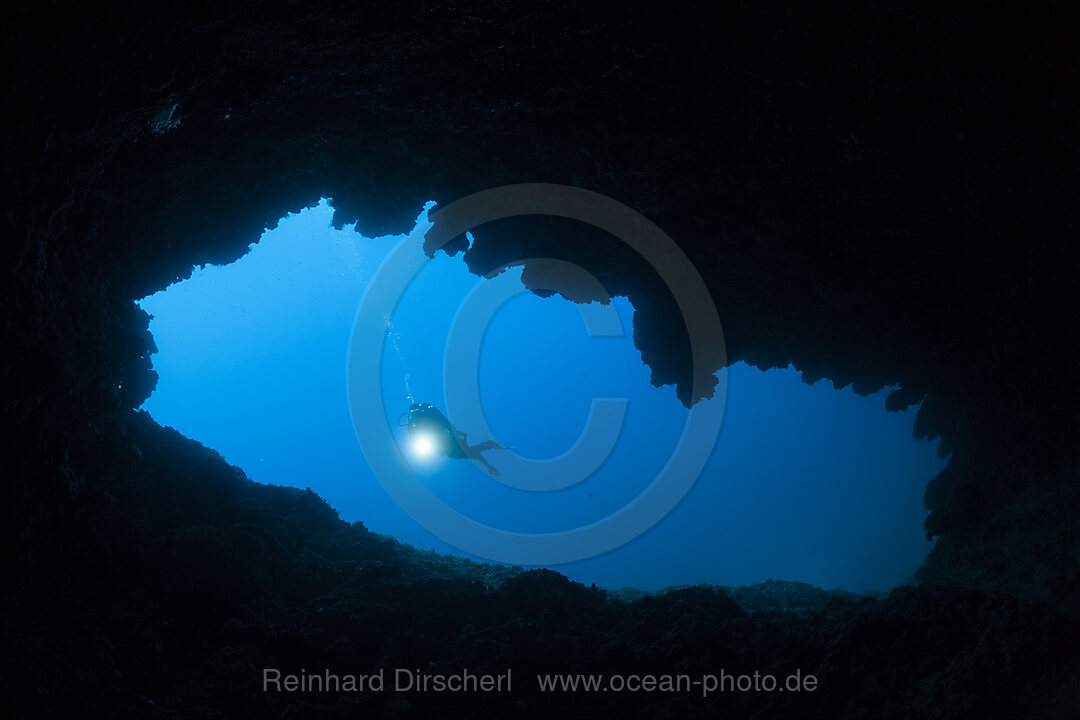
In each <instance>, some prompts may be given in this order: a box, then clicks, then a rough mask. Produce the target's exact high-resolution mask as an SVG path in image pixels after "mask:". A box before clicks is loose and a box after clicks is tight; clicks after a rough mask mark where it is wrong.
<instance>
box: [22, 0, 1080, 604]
mask: <svg viewBox="0 0 1080 720" xmlns="http://www.w3.org/2000/svg"><path fill="white" fill-rule="evenodd" d="M717 13H718V14H717ZM705 18H709V20H708V22H706V21H705ZM1055 20H1056V18H1055V17H1053V15H1052V14H1051V15H1043V14H1039V15H1036V14H1035V13H1034V12H1025V13H1021V14H1017V13H1010V12H1007V11H999V12H991V11H989V10H986V9H982V10H980V11H979V12H970V13H969V12H966V11H963V10H960V9H957V8H943V7H938V6H937V5H936V4H930V3H923V4H915V5H909V6H905V8H904V9H902V10H901V9H895V8H892V7H889V6H886V5H884V4H869V5H860V6H859V7H858V9H850V8H848V7H845V6H844V4H841V3H836V4H830V5H828V6H825V7H822V8H820V9H818V10H816V11H813V12H811V11H809V10H806V9H801V8H797V7H792V6H788V5H786V4H783V3H733V4H727V5H724V6H723V7H722V8H721V9H720V10H719V11H718V10H717V8H715V7H714V6H713V5H712V4H706V3H689V4H687V5H686V7H685V9H684V10H683V11H682V12H672V10H671V8H670V7H668V6H657V5H656V4H651V3H644V2H641V3H630V4H628V5H626V6H625V7H624V8H623V9H622V10H621V11H620V12H619V13H616V14H611V13H607V12H604V11H602V10H600V9H599V8H597V7H594V6H591V5H588V4H583V5H581V6H578V5H573V4H558V3H546V2H538V3H530V4H528V5H527V6H521V5H518V4H515V5H509V4H505V3H501V2H482V3H475V4H465V3H461V4H455V3H446V4H437V5H430V6H421V5H413V4H408V3H390V2H385V3H366V4H363V5H356V4H341V5H340V6H339V5H337V4H333V3H306V4H299V3H297V4H294V3H284V4H263V3H260V4H251V5H246V4H230V5H228V6H224V5H206V6H202V5H198V4H186V5H183V6H178V7H176V8H171V7H166V6H155V7H154V8H149V7H144V6H137V7H133V8H125V7H123V6H120V5H117V6H113V7H111V8H106V9H97V8H96V9H91V8H83V9H71V8H66V7H62V6H59V5H48V4H43V5H38V6H35V7H33V8H24V9H22V10H19V11H16V12H15V13H14V15H13V17H12V18H11V22H9V23H7V24H6V29H5V31H4V32H5V34H6V37H5V47H6V48H7V51H6V55H7V59H8V62H7V63H5V64H6V67H7V77H6V78H5V83H4V90H3V92H4V94H5V97H4V99H5V105H6V106H7V107H9V108H11V109H12V119H13V120H14V122H13V130H12V131H10V132H8V133H7V134H5V136H4V138H3V157H4V173H3V180H2V182H3V183H4V189H5V192H4V197H5V204H4V212H3V216H2V217H3V223H4V226H5V231H6V234H7V235H8V237H9V240H8V241H7V242H5V243H4V247H5V253H6V257H5V260H6V261H7V262H5V264H4V267H5V274H6V278H5V283H4V286H5V293H4V298H3V318H4V320H3V323H4V324H3V334H4V345H5V347H6V348H9V349H11V350H9V352H8V358H7V360H6V361H5V363H4V370H3V377H4V382H5V387H6V392H5V394H4V403H5V408H4V410H5V412H4V413H3V415H4V420H3V423H4V425H3V431H4V433H5V435H6V436H7V437H9V438H12V439H14V440H15V442H14V443H13V444H12V445H13V446H16V447H18V452H17V453H13V454H12V455H11V457H10V460H9V461H8V462H6V463H5V465H6V467H9V468H11V471H10V473H9V477H8V480H7V481H5V483H4V491H3V492H4V493H5V496H4V497H3V498H2V499H3V500H4V507H5V508H7V510H6V511H7V513H8V517H7V518H4V521H3V527H4V532H5V533H6V534H7V536H6V537H4V538H3V539H4V540H5V543H4V546H5V548H7V549H8V550H7V552H8V553H9V559H10V560H11V561H13V562H15V563H16V564H17V566H18V567H19V568H20V570H21V573H22V574H21V575H20V577H22V578H24V580H25V579H26V578H31V579H35V581H36V580H39V579H40V578H38V577H37V575H39V574H41V575H47V574H48V572H49V570H48V569H49V568H53V567H55V566H56V565H57V564H58V563H62V560H63V557H64V553H65V552H66V551H67V550H68V549H69V548H70V546H71V544H72V543H76V542H78V539H77V538H72V537H65V536H64V534H63V532H58V531H57V528H63V527H65V517H67V515H68V514H70V513H82V512H94V508H95V507H97V506H98V505H100V504H103V503H105V502H106V501H107V497H106V496H107V491H105V490H103V489H102V487H103V485H104V484H105V478H107V477H109V476H112V475H117V474H120V475H122V474H123V473H124V468H125V467H127V466H128V465H129V464H130V463H131V462H132V458H133V457H134V455H133V453H134V452H135V451H134V450H133V445H132V443H131V442H130V440H129V439H128V438H127V437H126V435H125V433H124V432H123V430H122V422H121V420H122V418H123V417H125V416H126V414H127V413H128V411H129V410H130V408H132V407H134V406H136V405H138V404H139V403H140V402H141V400H142V399H143V398H144V397H145V396H146V395H147V394H148V393H149V391H150V389H151V388H152V386H153V382H154V379H153V374H152V371H151V370H150V362H149V354H150V352H151V350H152V339H151V338H150V337H149V335H148V334H147V332H146V318H145V317H144V316H142V315H141V313H139V312H138V311H137V310H136V309H135V308H134V307H133V306H132V304H131V300H133V299H135V298H138V297H141V296H143V295H145V294H147V293H149V292H152V291H154V290H156V289H159V288H161V287H163V286H165V285H167V284H169V283H170V282H173V281H175V280H176V279H178V278H181V277H185V276H186V275H187V274H188V273H189V272H190V270H191V268H192V266H193V265H194V264H198V263H206V262H215V263H221V262H228V261H230V260H232V259H235V258H236V257H238V256H240V255H241V254H243V252H245V251H246V249H247V247H248V245H249V244H250V243H251V242H253V241H255V240H257V238H258V236H259V234H260V233H261V231H262V230H263V229H264V228H266V227H269V226H271V225H272V224H273V223H274V222H276V220H277V219H278V218H279V217H281V216H282V215H283V214H284V213H285V212H286V211H295V210H298V209H299V208H301V207H303V206H304V205H307V204H310V203H312V202H314V201H315V200H317V199H318V198H319V197H320V196H329V197H332V198H333V199H334V205H335V208H336V211H337V216H336V219H335V222H336V223H350V222H353V221H358V223H359V224H358V229H359V230H360V231H362V232H364V233H366V234H372V233H384V232H396V231H400V230H402V229H404V228H406V227H408V225H409V224H410V223H411V221H412V219H413V218H414V217H415V215H416V213H417V211H418V210H419V208H420V205H421V203H422V202H423V201H425V200H428V199H435V200H438V201H440V202H442V203H446V202H449V201H452V200H454V199H457V198H458V197H461V196H464V195H466V194H468V193H470V192H474V191H477V190H481V189H486V188H489V187H494V186H497V185H500V184H506V183H512V182H557V183H565V184H574V185H579V186H581V187H585V188H588V189H591V190H595V191H598V192H601V193H604V194H607V195H610V196H611V197H613V198H616V199H618V200H620V201H622V202H625V203H626V204H628V205H630V206H631V207H633V208H635V209H637V210H639V211H640V212H642V213H643V214H645V215H646V216H648V217H649V218H650V219H651V220H653V221H654V222H655V223H657V224H658V225H659V226H660V227H661V228H663V229H664V230H665V231H666V232H667V233H668V234H669V235H670V236H671V237H673V238H674V239H675V240H676V242H678V243H679V245H680V246H681V247H682V248H683V249H684V250H685V252H686V253H687V255H688V256H689V257H690V258H691V259H692V260H693V261H694V263H695V265H697V267H698V268H699V270H700V271H701V274H702V276H703V277H704V278H705V280H706V282H707V284H708V286H709V288H710V291H711V292H712V294H713V297H714V299H715V301H716V303H717V307H718V310H719V312H720V317H721V320H722V321H723V323H724V328H725V339H726V342H727V355H728V359H729V361H731V362H734V361H738V360H746V361H747V362H750V363H752V364H755V365H758V366H761V367H763V368H767V367H773V366H778V365H786V364H787V363H789V362H793V363H794V364H795V366H796V367H797V368H799V369H800V370H802V371H803V372H804V373H805V374H806V376H807V377H808V378H810V379H814V378H819V377H823V378H828V379H829V380H831V381H833V382H835V383H836V384H837V385H840V386H843V385H848V384H851V385H852V386H853V388H854V389H855V390H856V391H858V392H871V391H874V390H876V389H879V388H881V387H883V386H885V385H888V384H893V383H900V384H901V386H902V390H901V391H899V392H898V393H896V394H894V395H893V396H892V397H891V398H890V401H889V402H890V405H892V406H895V407H902V406H906V405H908V404H910V403H913V402H918V401H919V400H920V399H923V398H924V397H925V400H924V402H923V406H922V409H921V410H920V413H919V417H918V421H917V423H916V428H915V432H916V434H917V435H919V436H930V437H933V436H941V437H942V443H943V449H945V450H946V451H952V452H953V458H952V461H951V463H950V466H949V467H948V468H947V469H946V471H945V472H944V473H942V475H941V476H939V477H938V478H937V479H935V480H933V481H932V482H931V483H930V485H929V487H928V489H927V496H926V498H927V505H928V508H929V509H931V510H932V511H933V512H932V514H931V516H930V518H929V520H928V522H927V529H928V532H929V533H931V534H933V535H936V536H939V537H940V540H939V542H938V544H937V547H936V549H935V550H934V552H933V553H932V554H931V556H930V560H929V563H928V565H927V567H926V568H924V571H923V576H924V578H925V579H942V578H948V577H960V578H963V579H964V580H965V581H967V582H970V583H972V584H978V585H992V586H999V587H1004V588H1006V589H1009V590H1011V591H1014V592H1023V593H1028V594H1035V595H1045V594H1047V593H1053V594H1060V593H1062V592H1065V591H1066V590H1067V589H1069V588H1075V587H1077V584H1078V583H1080V578H1078V575H1077V569H1076V563H1075V560H1074V559H1075V557H1077V556H1078V555H1080V552H1078V551H1080V538H1078V537H1077V535H1076V531H1075V529H1074V527H1075V519H1074V518H1075V517H1076V514H1075V511H1076V510H1077V509H1080V508H1078V499H1077V491H1076V489H1075V488H1076V469H1077V465H1076V458H1075V449H1074V446H1075V440H1074V439H1075V437H1076V433H1077V430H1078V425H1080V423H1078V417H1077V411H1076V409H1075V407H1074V405H1073V400H1074V399H1075V397H1076V395H1077V393H1076V390H1077V387H1076V385H1077V380H1076V378H1075V374H1074V373H1073V372H1072V370H1073V368H1072V358H1073V357H1074V356H1075V351H1076V349H1077V348H1076V345H1077V342H1076V339H1075V334H1074V329H1075V327H1076V321H1077V309H1076V308H1077V307H1078V306H1077V304H1076V303H1075V292H1074V291H1073V290H1072V284H1073V278H1074V277H1075V273H1076V270H1077V268H1078V265H1080V263H1078V251H1077V249H1076V247H1077V246H1076V245H1075V243H1074V242H1072V240H1073V238H1074V237H1075V235H1076V230H1077V217H1076V213H1075V211H1074V210H1072V209H1071V203H1072V202H1073V198H1075V196H1076V191H1077V189H1078V175H1077V139H1076V137H1077V136H1076V134H1075V133H1074V132H1073V129H1074V128H1075V127H1077V122H1076V121H1077V117H1076V107H1075V103H1074V102H1073V99H1074V97H1075V91H1076V87H1075V84H1076V78H1077V77H1080V75H1078V74H1077V73H1076V72H1075V71H1076V69H1077V68H1076V67H1075V65H1076V61H1075V60H1073V59H1071V58H1072V57H1073V55H1072V54H1071V53H1068V52H1067V50H1068V47H1069V36H1068V30H1067V28H1068V26H1067V24H1065V23H1064V22H1056V21H1055ZM174 106H177V107H176V110H175V112H174V113H173V115H172V118H173V119H174V120H178V124H177V125H176V126H174V127H164V126H159V127H158V129H159V130H163V132H156V131H155V129H154V123H155V121H156V120H161V119H162V118H163V117H164V118H168V117H169V116H168V115H167V114H166V115H164V116H162V113H163V111H168V110H169V109H171V108H173V107H174ZM226 115H228V118H226ZM564 230H565V228H562V227H561V226H560V225H559V224H558V223H547V224H545V223H538V224H535V225H534V226H533V227H531V228H530V229H528V232H525V231H524V230H522V231H521V232H515V233H513V234H511V233H510V232H508V231H505V230H504V231H500V228H499V227H497V226H492V227H490V228H486V229H480V230H478V231H477V232H476V233H475V234H476V236H477V242H476V244H475V246H474V248H473V249H472V250H471V251H470V252H468V253H467V254H466V256H465V260H466V261H467V262H468V263H469V264H470V266H471V267H473V268H474V269H475V270H477V271H486V270H487V269H490V268H491V267H494V266H498V265H499V264H500V263H502V262H505V261H506V260H507V259H508V258H509V259H517V258H518V257H521V254H519V251H522V252H523V251H526V250H527V251H528V252H529V253H530V254H533V255H535V254H536V252H534V250H535V251H540V250H542V251H543V254H544V255H548V256H557V257H564V258H567V259H570V260H575V261H578V262H580V263H581V264H582V265H584V266H585V267H587V268H590V269H592V270H594V271H595V272H596V273H597V274H598V275H599V276H601V277H602V278H603V279H604V281H605V283H606V284H608V286H609V289H612V290H619V291H622V290H625V291H626V292H628V293H629V294H631V297H632V299H633V300H634V302H635V306H636V307H637V308H638V310H639V312H638V316H637V318H636V319H635V341H636V342H637V344H638V345H639V347H640V348H641V350H642V352H643V356H644V357H645V358H646V360H647V361H648V363H649V364H650V366H651V367H652V368H653V376H654V382H657V383H682V384H683V385H685V382H686V379H687V377H688V372H689V371H688V368H687V365H686V358H685V356H684V354H683V353H682V352H680V349H681V348H682V347H683V344H682V342H681V340H680V337H679V335H678V332H675V334H674V335H673V334H672V331H671V328H672V327H673V324H672V322H671V321H670V312H671V304H670V302H668V301H667V300H666V299H665V296H664V293H663V291H662V289H658V288H657V286H656V284H655V283H653V282H649V281H648V279H647V278H646V277H645V276H644V275H642V274H641V273H640V272H639V269H638V268H637V266H635V264H634V262H633V259H632V258H628V257H626V256H623V255H620V254H619V253H618V252H617V251H615V250H614V249H613V250H612V252H611V253H610V254H609V253H604V254H603V255H598V254H597V253H596V252H595V248H592V249H590V246H588V245H586V244H583V243H580V242H578V241H577V239H576V236H574V235H571V234H568V233H566V232H565V231H564ZM530 243H531V244H532V245H531V246H529V244H530ZM675 327H677V324H676V325H675ZM681 389H682V390H683V391H684V392H685V388H684V387H683V388H681ZM684 397H685V395H684ZM9 452H10V450H9Z"/></svg>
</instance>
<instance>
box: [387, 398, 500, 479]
mask: <svg viewBox="0 0 1080 720" xmlns="http://www.w3.org/2000/svg"><path fill="white" fill-rule="evenodd" d="M406 415H408V416H409V420H408V422H407V423H401V418H403V417H405V416H406ZM398 423H399V424H403V425H404V426H405V427H406V428H408V431H409V437H410V439H413V441H414V442H415V441H417V440H419V439H420V438H425V439H427V441H428V442H430V443H431V450H433V451H434V452H438V453H439V454H440V455H445V456H447V457H449V458H453V459H455V460H465V459H468V460H473V461H476V462H479V463H482V464H483V466H484V468H485V469H486V470H487V471H488V472H489V473H491V474H492V475H495V476H496V477H497V476H498V475H499V471H498V470H497V469H495V466H494V465H492V464H491V463H490V462H488V460H487V458H485V457H484V456H483V455H482V453H484V452H486V451H488V450H508V449H509V448H507V447H504V446H503V445H500V444H499V443H498V442H497V441H495V440H485V441H484V442H482V443H477V444H476V445H469V442H468V435H467V434H466V433H464V432H462V431H461V430H458V429H457V428H455V427H454V426H453V425H451V424H450V421H449V420H447V419H446V416H445V415H443V414H442V413H441V412H439V409H438V408H436V407H435V406H434V405H431V404H430V403H413V404H412V405H411V406H410V407H409V411H408V412H407V413H402V415H401V417H400V418H398Z"/></svg>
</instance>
